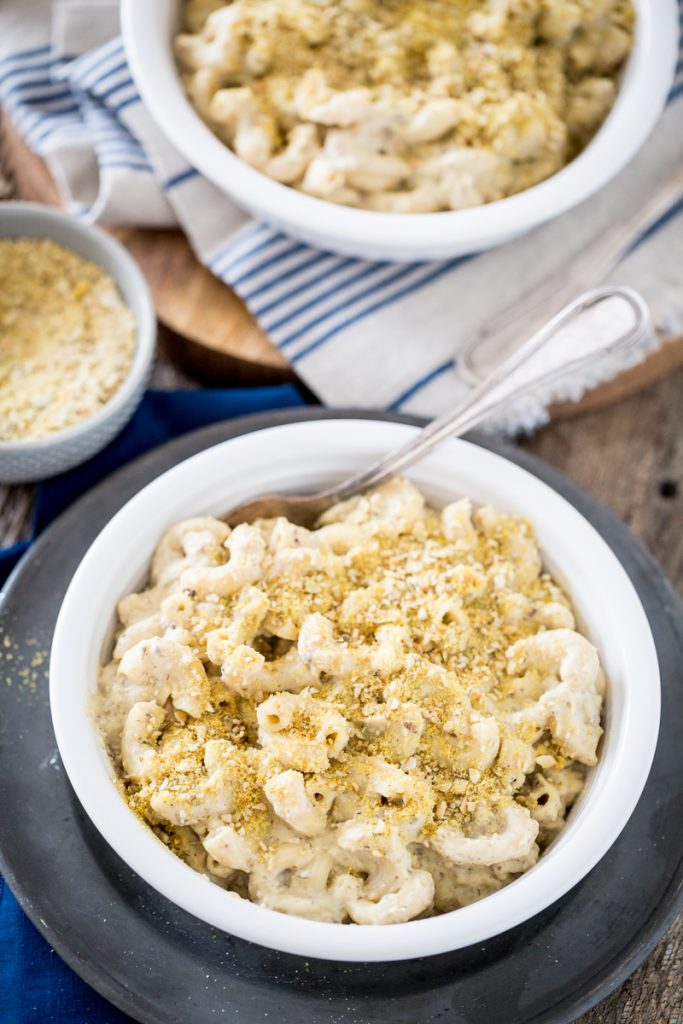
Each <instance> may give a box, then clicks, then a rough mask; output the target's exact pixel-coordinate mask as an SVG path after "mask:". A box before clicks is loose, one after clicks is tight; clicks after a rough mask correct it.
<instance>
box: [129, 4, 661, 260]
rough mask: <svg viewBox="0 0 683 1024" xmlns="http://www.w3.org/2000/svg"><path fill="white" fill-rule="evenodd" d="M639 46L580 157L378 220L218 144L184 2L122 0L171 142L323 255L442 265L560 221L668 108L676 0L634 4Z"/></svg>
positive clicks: (136, 71)
mask: <svg viewBox="0 0 683 1024" xmlns="http://www.w3.org/2000/svg"><path fill="white" fill-rule="evenodd" d="M634 4H635V7H636V10H637V14H638V18H637V22H636V36H635V46H634V49H633V52H632V54H631V56H630V58H629V61H628V63H627V65H626V68H625V70H624V74H623V78H622V81H621V86H620V89H619V95H618V97H617V101H616V103H615V105H614V107H613V109H612V111H611V113H610V114H609V116H608V118H607V120H606V121H605V123H604V125H603V126H602V128H601V129H600V131H599V132H598V134H597V135H596V137H595V138H594V139H593V141H592V142H591V143H590V145H589V146H588V147H587V148H586V149H585V150H584V151H583V153H581V155H580V156H579V157H577V159H576V160H573V161H572V162H571V163H570V164H569V165H568V166H567V167H565V168H564V169H563V170H561V171H559V172H558V173H557V174H554V175H553V176H552V177H550V178H548V179H547V180H546V181H543V182H541V183H540V184H539V185H535V186H534V187H533V188H530V189H527V190H526V191H525V192H520V193H519V194H518V195H515V196H511V197H510V198H508V199H502V200H500V201H498V202H494V203H489V204H488V205H486V206H479V207H475V208H472V209H468V210H457V211H454V212H448V213H446V212H444V213H422V214H420V213H415V214H391V213H374V212H372V211H369V210H357V209H353V208H350V207H345V206H338V205H335V204H334V203H329V202H326V201H324V200H322V199H316V198H314V197H313V196H309V195H306V194H305V193H303V192H298V191H297V190H296V189H292V188H288V187H287V186H285V185H281V184H279V183H278V182H276V181H273V180H272V179H271V178H268V177H266V175H264V174H261V172H260V171H257V170H255V169H254V168H253V167H250V166H249V164H247V163H245V162H244V161H243V160H240V159H239V157H237V156H235V154H234V153H233V152H232V151H231V150H230V149H229V148H228V147H227V146H226V145H224V144H223V143H222V142H221V141H220V139H218V138H217V137H216V136H215V135H214V134H213V133H212V132H211V130H210V129H209V128H208V127H207V125H206V124H204V122H203V121H202V119H201V118H200V117H199V115H198V114H197V112H196V111H195V110H194V108H193V107H192V105H191V104H190V102H189V100H188V99H187V97H186V95H185V93H184V91H183V88H182V85H181V82H180V77H179V75H178V71H177V69H176V65H175V62H174V59H173V53H172V46H171V41H172V38H173V35H174V34H175V32H176V31H177V28H178V24H179V13H180V0H146V2H145V3H140V2H139V0H122V5H121V18H122V27H123V38H124V43H125V47H126V55H127V57H128V62H129V64H130V68H131V71H132V73H133V78H134V79H135V83H136V85H137V87H138V90H139V92H140V94H141V96H142V99H143V100H144V102H145V105H146V106H147V108H148V110H149V111H150V113H151V114H152V117H153V118H154V120H155V121H156V122H157V124H158V125H159V127H160V128H161V129H162V131H163V132H164V134H165V135H166V137H167V138H168V139H169V141H170V142H172V143H173V145H174V146H175V147H176V149H177V150H179V152H180V153H182V154H183V156H184V157H185V158H186V159H187V160H188V161H189V162H190V164H192V166H193V167H196V168H197V169H198V170H199V171H200V172H201V173H202V174H203V175H204V176H205V177H206V178H208V180H209V181H211V182H213V184H214V185H217V186H218V188H219V189H221V190H222V191H223V192H225V193H226V195H228V196H230V197H231V198H232V199H234V201H235V202H236V203H237V204H238V205H239V206H241V207H242V208H243V209H245V210H246V211H247V212H248V213H251V214H252V215H253V216H254V217H256V218H257V219H259V220H263V221H266V222H267V223H268V224H270V225H272V226H273V227H276V228H279V229H280V230H281V231H283V232H285V234H288V235H292V236H293V237H294V238H298V239H301V240H302V241H304V242H307V243H309V244H310V245H313V246H316V247H317V248H320V249H326V250H332V251H333V252H340V253H344V254H346V255H350V256H356V257H359V258H361V259H370V260H391V261H396V260H438V259H445V258H447V257H450V256H460V255H463V254H468V253H474V252H480V251H482V250H484V249H489V248H491V247H492V246H494V245H500V244H501V243H503V242H507V241H510V240H511V239H512V238H515V237H516V236H517V235H521V234H523V233H524V232H526V231H529V230H531V228H533V227H536V226H537V225H539V224H542V223H543V222H544V221H546V220H550V219H551V218H552V217H557V216H558V215H559V214H560V213H564V212H565V210H569V209H571V207H572V206H575V205H576V204H577V203H580V202H581V201H582V200H584V199H586V198H587V197H588V196H589V195H592V194H593V193H594V192H597V191H598V189H600V188H602V186H603V185H605V184H606V183H607V182H608V181H609V180H610V178H612V177H614V175H615V174H617V172H618V171H620V170H621V168H622V167H624V166H625V165H626V164H627V163H628V161H629V160H630V159H631V157H633V156H634V154H635V153H636V152H637V151H638V149H640V147H641V145H642V144H643V143H644V141H645V139H646V138H647V136H648V135H649V134H650V131H651V130H652V128H653V126H654V124H655V122H656V120H657V118H658V117H659V115H660V113H661V111H662V108H663V106H664V103H665V100H666V97H667V95H668V92H669V89H670V87H671V82H672V80H673V75H674V68H675V65H676V59H677V55H678V35H679V30H678V5H677V3H676V0H634Z"/></svg>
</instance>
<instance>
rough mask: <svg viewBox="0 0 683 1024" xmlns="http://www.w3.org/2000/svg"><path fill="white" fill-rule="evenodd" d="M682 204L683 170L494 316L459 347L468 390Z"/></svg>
mask: <svg viewBox="0 0 683 1024" xmlns="http://www.w3.org/2000/svg"><path fill="white" fill-rule="evenodd" d="M682 202H683V168H679V169H677V170H676V171H675V173H674V174H673V175H672V176H671V177H669V178H668V179H666V180H665V181H664V182H663V183H662V185H661V186H660V187H659V188H658V189H657V190H656V191H655V192H654V193H653V194H652V195H651V196H650V197H649V198H648V199H647V200H646V201H645V202H644V203H643V204H642V205H641V206H639V208H638V209H636V210H634V211H633V212H632V213H630V214H629V215H628V216H627V217H626V218H624V219H623V220H620V221H619V222H618V223H615V224H613V225H612V226H611V227H610V228H608V230H607V231H604V232H602V233H601V234H600V235H599V236H598V237H597V238H595V239H594V240H593V241H591V242H589V244H588V246H583V247H582V248H581V250H580V251H579V252H578V253H577V255H576V256H574V257H573V258H572V259H571V260H570V261H569V263H565V264H564V265H563V266H562V267H561V268H560V269H559V270H555V271H553V272H552V273H551V274H549V275H548V276H547V277H545V278H543V279H541V280H540V281H538V282H536V283H534V285H533V287H532V288H530V289H529V291H528V292H526V294H524V295H522V296H520V297H519V298H517V299H516V300H515V302H514V303H513V305H512V306H509V307H508V308H506V309H503V310H501V311H500V312H499V313H497V314H496V315H495V316H494V317H493V318H492V319H491V320H490V321H489V322H488V323H487V324H486V325H485V326H484V327H483V329H482V330H481V331H480V332H479V334H477V335H476V336H475V337H474V338H472V339H471V340H470V341H469V343H467V344H466V345H465V346H464V347H463V348H461V350H460V353H459V355H458V373H459V375H460V376H461V377H462V378H463V380H465V381H466V382H467V383H468V384H470V385H476V384H479V382H480V381H481V380H483V379H484V378H485V377H487V376H488V374H489V372H490V371H491V370H492V369H493V368H494V366H496V365H497V364H498V363H499V362H500V359H501V353H502V355H503V356H506V355H507V354H508V353H509V352H512V351H514V350H515V349H516V348H517V347H518V345H519V343H520V340H521V339H523V338H525V337H527V336H528V335H530V334H533V332H534V331H536V330H538V329H539V328H540V327H542V326H543V324H545V323H546V322H547V321H548V320H549V319H550V317H551V316H552V315H553V314H554V313H555V312H556V311H557V310H558V309H560V308H561V307H562V306H563V305H564V304H565V303H566V302H569V301H570V300H571V299H572V298H573V297H574V296H575V295H578V294H579V293H580V292H582V291H584V290H585V289H586V288H590V287H591V286H594V285H599V284H602V283H603V282H604V281H605V279H606V277H607V276H608V275H611V274H612V272H613V271H614V269H615V268H616V267H617V266H618V264H619V263H620V262H621V260H623V259H624V258H625V257H626V256H628V255H629V253H630V252H631V251H632V250H633V249H634V248H635V247H636V245H637V244H638V242H639V241H641V240H642V239H643V238H645V237H647V235H648V233H649V232H650V231H652V230H653V228H654V227H655V226H656V224H657V223H658V222H659V221H660V220H662V218H664V217H666V216H667V215H668V214H669V213H670V212H671V211H672V210H675V209H676V208H677V207H679V206H680V204H681V203H682Z"/></svg>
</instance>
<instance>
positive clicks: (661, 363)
mask: <svg viewBox="0 0 683 1024" xmlns="http://www.w3.org/2000/svg"><path fill="white" fill-rule="evenodd" d="M0 167H4V168H5V171H6V173H9V174H10V175H11V177H12V178H13V180H14V184H15V192H16V195H17V196H18V197H19V198H21V199H27V200H33V201H36V202H44V203H50V204H52V205H55V206H58V205H59V195H58V192H57V188H56V186H55V183H54V181H53V180H52V177H51V175H50V173H49V171H48V170H47V168H46V166H45V164H44V162H43V161H42V160H41V159H40V158H39V157H37V156H36V155H35V154H34V153H31V152H30V150H28V148H27V147H26V146H25V145H24V143H23V141H22V139H21V138H20V137H19V135H18V133H17V132H16V131H15V130H14V128H13V127H12V125H11V124H10V123H9V122H8V120H7V118H6V117H5V118H3V119H2V121H1V122H0ZM110 230H111V232H112V234H114V235H115V236H116V237H117V238H119V239H120V241H121V242H123V244H124V245H125V246H126V248H128V249H129V251H130V252H131V253H132V255H133V256H134V257H135V259H136V260H137V262H138V263H139V265H140V267H141V269H142V271H143V273H144V274H145V277H146V278H147V281H148V283H149V285H150V288H151V291H152V295H153V297H154V302H155V305H156V309H157V315H158V317H159V320H160V323H161V325H162V327H163V330H162V332H161V340H162V344H163V345H164V347H165V350H166V352H167V354H168V355H169V357H170V358H171V359H172V360H173V361H174V362H175V363H176V364H177V365H178V366H179V367H180V368H181V369H182V370H184V371H185V372H186V373H189V374H190V375H191V376H194V377H196V378H197V379H198V380H200V381H201V382H202V383H204V384H212V385H214V386H220V385H225V384H232V385H235V384H238V385H240V384H271V383H279V382H283V381H288V380H295V379H296V375H295V374H294V372H293V370H292V369H291V367H290V366H289V364H288V362H287V360H286V359H285V358H284V356H283V355H282V353H281V352H280V351H279V350H278V349H277V348H276V347H275V346H274V345H272V344H271V343H270V342H269V341H268V339H267V337H266V336H265V334H264V333H263V331H261V329H260V328H259V326H258V325H257V323H256V321H255V320H254V318H253V317H252V316H251V314H250V313H249V312H248V310H247V309H246V307H245V306H244V304H243V303H242V301H241V300H240V299H239V298H238V297H237V296H236V295H235V293H234V292H233V291H232V290H231V289H230V288H229V287H228V286H227V285H225V284H224V283H223V282H222V281H219V280H218V279H217V278H215V277H214V276H213V275H212V274H211V273H209V271H208V270H206V268H205V267H203V266H202V265H201V264H200V263H199V262H198V260H197V259H196V258H195V256H194V255H193V253H192V251H191V249H190V247H189V245H188V243H187V240H186V239H185V237H184V235H183V234H182V233H181V232H180V231H155V230H147V229H140V228H133V227H131V228H118V227H117V228H112V229H110ZM679 366H683V338H679V339H675V340H673V341H668V342H667V343H666V344H665V345H663V346H662V347H661V348H660V349H659V350H658V351H657V352H655V353H653V354H652V355H651V356H650V357H649V358H648V359H647V360H645V362H643V363H641V364H640V365H639V366H637V367H635V368H634V369H632V370H628V371H627V372H626V373H623V374H621V376H619V377H618V378H617V379H616V380H613V381H609V382H608V383H607V384H603V385H600V386H599V387H597V388H595V389H594V390H593V391H590V392H589V393H588V394H587V395H585V396H584V398H583V399H582V400H581V401H580V402H567V403H561V404H558V405H556V406H554V407H553V409H552V410H551V413H552V418H553V419H563V418H567V417H570V416H576V415H578V414H580V413H583V412H586V411H589V410H595V409H600V408H603V407H604V406H606V405H610V404H612V403H614V402H618V401H620V400H621V399H622V398H626V397H627V396H628V395H632V394H634V393H635V392H637V391H640V390H642V389H643V388H645V387H648V386H649V385H650V384H652V383H654V382H655V381H657V380H660V379H661V378H662V377H664V376H665V375H667V374H668V373H670V372H672V371H673V370H674V369H676V368H677V367H679Z"/></svg>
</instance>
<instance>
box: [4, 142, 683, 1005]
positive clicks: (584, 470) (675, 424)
mask: <svg viewBox="0 0 683 1024" xmlns="http://www.w3.org/2000/svg"><path fill="white" fill-rule="evenodd" d="M0 167H2V161H1V160H0ZM0 184H1V183H0ZM1 193H2V188H0V194H1ZM175 244H177V242H176V241H173V240H169V245H170V246H171V248H172V246H173V245H175ZM171 262H172V261H171ZM240 315H241V314H240ZM245 315H247V314H245ZM166 348H167V352H168V353H170V354H171V355H174V356H175V357H176V358H177V355H178V353H177V351H175V352H174V348H173V334H171V335H170V342H169V341H168V339H167V346H166ZM665 358H668V354H667V356H666V357H665ZM183 365H184V367H185V369H188V366H190V367H191V366H192V362H191V361H190V363H189V364H188V363H187V362H185V363H184V364H183ZM675 365H676V360H675V359H673V358H672V359H671V360H670V363H668V364H667V366H666V370H667V372H668V376H666V377H665V378H664V379H663V380H659V381H658V382H657V383H652V381H651V380H650V379H647V380H642V379H641V378H639V379H638V381H637V382H636V384H637V388H638V389H639V390H638V393H637V394H632V393H631V394H630V397H624V395H625V394H628V393H629V390H630V388H626V390H625V391H620V392H619V393H618V394H616V395H613V396H612V397H613V398H619V399H621V400H620V401H619V403H618V404H615V405H610V406H609V407H607V408H601V409H598V410H595V411H587V406H584V407H582V408H580V409H576V408H575V407H572V408H571V409H570V410H567V412H570V413H571V414H572V417H573V418H571V419H564V420H562V421H559V422H554V423H552V424H551V425H549V426H548V427H546V428H545V429H543V430H541V431H539V432H538V433H537V434H536V435H535V436H534V437H532V438H531V439H527V440H524V441H523V442H521V444H522V446H523V447H524V448H526V449H528V450H529V451H532V452H534V453H535V454H536V455H539V456H540V457H541V458H543V459H545V460H546V461H547V462H549V463H551V464H553V465H555V466H557V467H558V468H559V469H561V470H563V471H564V472H565V473H567V474H569V476H571V477H573V478H574V479H575V480H577V481H578V482H579V483H580V484H582V485H583V486H584V487H585V488H586V489H587V490H588V491H590V492H591V493H592V494H593V495H595V497H597V498H598V499H600V500H601V501H603V502H604V503H605V504H606V505H608V506H610V507H611V508H612V509H613V511H615V512H616V513H617V515H618V516H620V517H621V518H622V519H623V520H625V522H626V523H627V524H628V525H629V526H630V528H631V529H632V530H633V532H634V533H635V534H636V535H637V536H638V537H640V539H641V540H642V541H643V542H644V543H645V545H646V546H647V547H648V548H649V549H650V551H651V552H652V553H653V554H654V555H655V557H656V558H657V559H658V560H659V561H660V562H661V564H662V565H663V566H664V568H665V570H666V572H667V574H668V576H669V578H670V579H671V580H672V582H673V584H674V585H675V586H676V587H677V588H678V590H679V592H681V593H682V594H683V529H682V527H683V412H682V410H683V403H682V401H681V396H682V394H683V369H678V370H676V369H675ZM272 368H274V369H275V370H276V371H277V366H275V365H273V367H272ZM243 369H244V368H243V367H240V365H239V363H236V364H235V365H234V366H233V367H232V370H230V369H227V370H225V369H224V371H223V376H222V377H221V382H222V383H228V382H230V381H232V382H233V383H236V382H240V381H242V382H243V380H244V377H243V376H242V375H241V371H243ZM231 373H232V374H233V376H232V377H231ZM655 376H656V374H655ZM226 378H227V379H226ZM153 383H155V384H156V385H157V386H163V387H172V386H174V384H177V383H182V385H183V386H186V385H187V383H188V380H187V377H186V376H181V375H180V374H179V372H178V369H177V368H176V367H175V366H173V365H172V364H171V363H170V362H169V359H168V358H167V356H164V355H162V356H160V358H159V360H158V362H157V366H156V368H155V371H154V376H153ZM632 386H633V382H632V385H631V387H632ZM644 386H645V390H642V388H643V387H644ZM31 507H32V490H31V489H30V488H26V487H22V488H8V487H0V544H2V545H6V544H9V543H12V542H14V541H15V540H17V539H18V538H20V537H22V536H25V535H26V534H27V532H28V530H29V524H30V514H31ZM501 1013H502V1015H501V1017H500V1019H499V1020H498V1021H496V1022H492V1024H506V1021H505V1018H504V1011H501ZM580 1024H683V918H681V919H679V921H678V922H677V923H676V924H675V925H674V926H673V928H672V929H671V930H670V932H669V934H668V935H667V936H666V937H665V938H664V939H662V941H661V942H660V943H659V945H658V946H657V948H656V949H655V950H654V951H653V952H652V954H651V955H650V956H649V957H648V959H647V960H646V962H645V963H644V964H643V965H642V966H641V967H640V969H639V970H638V971H636V972H635V974H633V975H632V977H631V978H630V979H629V980H628V981H626V982H625V983H624V984H623V985H622V986H621V987H620V988H619V989H618V990H617V991H616V992H614V993H613V994H612V996H610V997H609V998H608V999H606V1000H605V1001H604V1002H603V1003H602V1004H600V1006H598V1007H596V1008H595V1009H593V1010H592V1011H590V1012H589V1013H587V1014H585V1015H584V1016H582V1017H581V1018H580Z"/></svg>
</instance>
